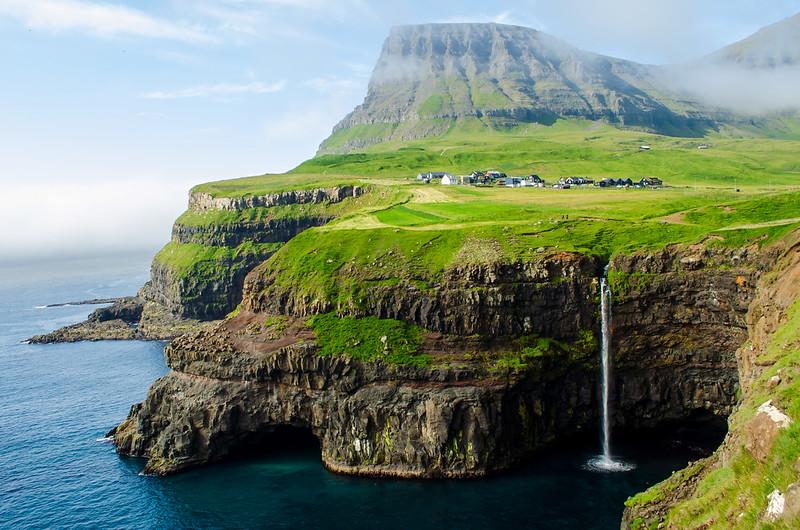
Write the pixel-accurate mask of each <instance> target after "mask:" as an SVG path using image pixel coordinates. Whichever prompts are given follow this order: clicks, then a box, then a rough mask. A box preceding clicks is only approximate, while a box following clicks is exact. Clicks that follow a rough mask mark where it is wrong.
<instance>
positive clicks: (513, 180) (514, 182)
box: [503, 177, 524, 188]
mask: <svg viewBox="0 0 800 530" xmlns="http://www.w3.org/2000/svg"><path fill="white" fill-rule="evenodd" d="M503 180H504V185H505V187H506V188H520V187H522V186H524V184H523V183H522V179H521V178H519V177H506V178H505V179H503Z"/></svg>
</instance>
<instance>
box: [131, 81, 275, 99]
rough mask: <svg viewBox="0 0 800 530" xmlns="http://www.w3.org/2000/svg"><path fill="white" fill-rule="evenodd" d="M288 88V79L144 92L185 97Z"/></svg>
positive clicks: (155, 96) (158, 96)
mask: <svg viewBox="0 0 800 530" xmlns="http://www.w3.org/2000/svg"><path fill="white" fill-rule="evenodd" d="M284 88H286V81H285V80H282V81H278V82H275V83H262V82H253V83H243V84H235V83H218V84H215V85H200V86H195V87H189V88H184V89H181V90H174V91H167V92H163V91H156V92H148V93H147V94H144V95H143V97H144V98H145V99H185V98H200V97H208V96H232V95H239V94H274V93H275V92H280V91H281V90H283V89H284Z"/></svg>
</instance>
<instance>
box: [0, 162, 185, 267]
mask: <svg viewBox="0 0 800 530" xmlns="http://www.w3.org/2000/svg"><path fill="white" fill-rule="evenodd" d="M191 184H192V183H189V182H182V183H181V182H166V181H165V180H164V179H162V178H148V177H143V178H137V179H123V180H118V181H117V180H115V181H105V182H103V181H94V182H74V181H70V182H63V183H62V182H53V181H42V182H39V183H27V182H26V183H22V182H14V181H8V182H4V183H3V188H4V191H3V196H4V197H6V198H7V199H8V200H7V204H6V205H5V206H4V207H3V208H2V209H0V226H3V227H6V228H5V229H3V230H0V248H3V249H4V252H3V256H2V257H0V263H2V262H3V261H12V260H14V259H18V258H19V257H20V256H27V257H33V256H53V255H79V254H87V255H101V254H108V255H111V254H115V253H118V252H122V251H131V250H134V249H143V250H149V251H153V250H155V249H157V248H158V247H160V246H161V245H163V244H164V243H166V242H167V241H169V230H170V226H171V225H172V222H173V220H174V219H175V217H176V216H177V215H178V214H180V212H181V211H182V210H184V209H185V208H186V202H187V194H188V189H189V187H190V186H191ZM31 201H34V202H36V204H37V214H36V215H31V212H30V204H31ZM8 227H13V229H11V228H8Z"/></svg>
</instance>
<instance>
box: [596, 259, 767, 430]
mask: <svg viewBox="0 0 800 530" xmlns="http://www.w3.org/2000/svg"><path fill="white" fill-rule="evenodd" d="M611 267H612V271H614V272H615V273H617V277H618V278H620V277H621V278H622V280H620V281H619V282H618V285H617V286H616V287H617V291H615V292H614V299H615V300H614V303H613V322H612V330H613V340H612V348H613V351H614V352H615V356H616V364H617V372H616V386H617V398H618V402H619V405H618V407H617V418H616V421H617V422H618V423H621V424H623V423H624V424H626V425H629V426H632V427H638V426H651V425H653V424H654V423H657V422H659V421H663V420H670V419H680V418H685V417H687V416H689V415H691V414H696V413H701V412H708V413H712V414H714V415H717V416H727V415H728V414H730V413H731V411H732V410H733V407H734V406H735V405H736V389H737V387H738V372H737V363H736V350H737V348H738V347H739V346H740V345H741V344H742V343H744V341H745V340H746V339H747V311H748V305H749V303H750V301H751V300H752V298H753V294H754V286H755V282H756V278H757V275H758V272H759V270H760V264H759V261H758V256H757V254H756V253H755V251H748V249H738V250H735V251H729V250H716V251H715V250H709V249H707V248H700V247H698V248H691V247H689V248H681V249H678V250H673V251H663V252H658V253H650V254H646V253H641V254H634V255H630V256H622V257H619V258H617V259H615V260H614V261H613V262H612V264H611ZM612 274H613V273H612Z"/></svg>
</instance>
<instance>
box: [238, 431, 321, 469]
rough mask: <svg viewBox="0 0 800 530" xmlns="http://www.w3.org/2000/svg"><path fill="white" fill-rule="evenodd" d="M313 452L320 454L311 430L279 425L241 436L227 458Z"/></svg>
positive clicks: (245, 458)
mask: <svg viewBox="0 0 800 530" xmlns="http://www.w3.org/2000/svg"><path fill="white" fill-rule="evenodd" d="M313 452H316V453H317V454H319V453H320V442H319V438H317V437H316V436H315V435H314V433H313V432H312V430H311V428H309V427H305V426H298V425H291V424H281V425H273V426H269V427H265V428H264V429H261V430H258V431H251V432H247V433H243V434H241V435H240V436H238V437H237V439H236V441H235V442H234V443H232V444H231V446H230V450H229V452H228V458H229V459H231V460H251V459H257V458H270V457H281V456H291V455H297V454H309V453H313Z"/></svg>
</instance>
